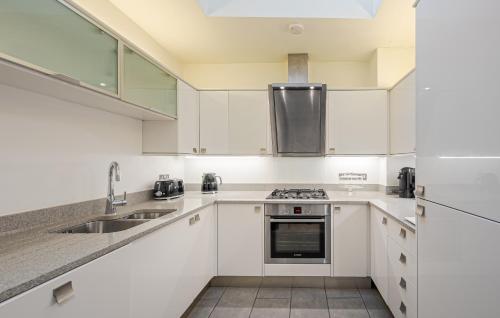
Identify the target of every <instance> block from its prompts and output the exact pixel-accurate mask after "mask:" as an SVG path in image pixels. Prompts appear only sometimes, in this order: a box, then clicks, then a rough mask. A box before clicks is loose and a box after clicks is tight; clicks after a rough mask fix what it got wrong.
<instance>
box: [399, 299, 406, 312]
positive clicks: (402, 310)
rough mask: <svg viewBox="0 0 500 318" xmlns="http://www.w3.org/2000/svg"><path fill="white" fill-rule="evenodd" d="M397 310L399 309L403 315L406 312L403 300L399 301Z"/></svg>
mask: <svg viewBox="0 0 500 318" xmlns="http://www.w3.org/2000/svg"><path fill="white" fill-rule="evenodd" d="M399 311H401V313H402V314H403V315H405V314H406V305H405V303H404V302H401V305H399Z"/></svg>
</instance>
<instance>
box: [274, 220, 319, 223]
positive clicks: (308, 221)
mask: <svg viewBox="0 0 500 318" xmlns="http://www.w3.org/2000/svg"><path fill="white" fill-rule="evenodd" d="M269 222H271V223H325V219H270V220H269Z"/></svg>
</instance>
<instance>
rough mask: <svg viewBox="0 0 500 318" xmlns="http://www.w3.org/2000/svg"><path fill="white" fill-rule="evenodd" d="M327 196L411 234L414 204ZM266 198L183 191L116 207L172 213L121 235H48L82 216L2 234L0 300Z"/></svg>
mask: <svg viewBox="0 0 500 318" xmlns="http://www.w3.org/2000/svg"><path fill="white" fill-rule="evenodd" d="M327 193H328V196H329V200H325V201H322V202H325V203H338V204H340V203H343V204H349V203H365V204H371V205H373V206H376V207H377V208H378V209H380V210H382V211H383V212H385V213H387V214H388V215H389V216H390V217H392V218H394V219H395V220H397V221H398V222H400V223H401V224H403V225H405V227H407V228H408V229H410V230H412V231H415V226H414V225H413V224H411V223H409V222H407V221H406V220H405V219H404V218H405V217H407V216H413V215H414V211H415V200H412V199H400V198H397V197H394V196H387V195H385V194H383V193H381V192H374V191H359V192H355V193H353V194H352V195H348V193H347V192H345V191H344V192H342V191H328V192H327ZM268 195H269V191H223V192H219V193H218V194H201V193H199V192H186V194H185V196H184V197H183V198H179V199H175V200H171V201H154V200H151V201H147V202H143V203H139V204H136V205H129V206H124V207H119V208H118V214H119V215H121V216H124V215H127V214H130V213H131V212H133V211H137V210H151V209H176V211H175V212H173V213H170V214H168V215H165V216H163V217H161V218H158V219H154V220H151V221H148V222H146V223H143V224H140V225H138V226H135V227H133V228H130V229H128V230H125V231H121V232H115V233H107V234H60V233H51V232H50V231H52V230H54V229H58V228H61V227H68V226H72V225H77V224H80V223H84V222H86V221H88V220H89V219H95V218H96V217H95V216H93V217H92V218H89V217H88V216H87V217H81V218H75V219H74V220H71V221H65V222H61V223H54V224H51V225H49V226H44V227H40V228H37V229H32V230H29V231H24V232H19V233H16V234H12V235H4V236H2V237H1V238H0V239H1V243H0V302H3V301H5V300H7V299H9V298H11V297H14V296H16V295H19V294H21V293H23V292H25V291H27V290H29V289H31V288H33V287H35V286H38V285H40V284H42V283H44V282H47V281H49V280H51V279H53V278H55V277H57V276H60V275H62V274H64V273H66V272H68V271H70V270H72V269H74V268H76V267H78V266H81V265H83V264H86V263H88V262H90V261H92V260H94V259H96V258H98V257H101V256H103V255H105V254H107V253H109V252H111V251H113V250H115V249H117V248H120V247H122V246H124V245H127V244H128V243H130V242H132V241H134V240H136V239H138V238H140V237H142V236H144V235H147V234H149V233H151V232H153V231H156V230H157V229H159V228H161V227H164V226H166V225H168V224H170V223H172V222H175V221H177V220H179V219H181V218H184V217H186V216H187V215H190V214H192V213H194V212H196V211H198V210H200V209H202V208H204V207H207V206H210V205H212V204H214V203H216V202H217V203H269V202H275V201H277V202H284V201H283V200H266V199H265V198H266V197H267V196H268ZM294 202H297V201H294ZM299 202H311V201H299ZM315 202H316V201H315ZM118 217H119V216H118Z"/></svg>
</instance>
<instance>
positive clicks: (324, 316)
mask: <svg viewBox="0 0 500 318" xmlns="http://www.w3.org/2000/svg"><path fill="white" fill-rule="evenodd" d="M329 317H330V314H329V313H328V309H326V308H322V309H319V308H318V309H314V308H313V309H311V308H309V309H300V308H292V309H291V310H290V318H329Z"/></svg>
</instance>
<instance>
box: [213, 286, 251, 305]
mask: <svg viewBox="0 0 500 318" xmlns="http://www.w3.org/2000/svg"><path fill="white" fill-rule="evenodd" d="M257 291H258V288H238V287H228V288H226V290H225V291H224V294H222V297H221V299H220V301H219V303H218V304H217V307H231V308H234V307H250V308H252V306H253V303H254V300H255V297H256V296H257ZM216 309H217V308H216Z"/></svg>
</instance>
